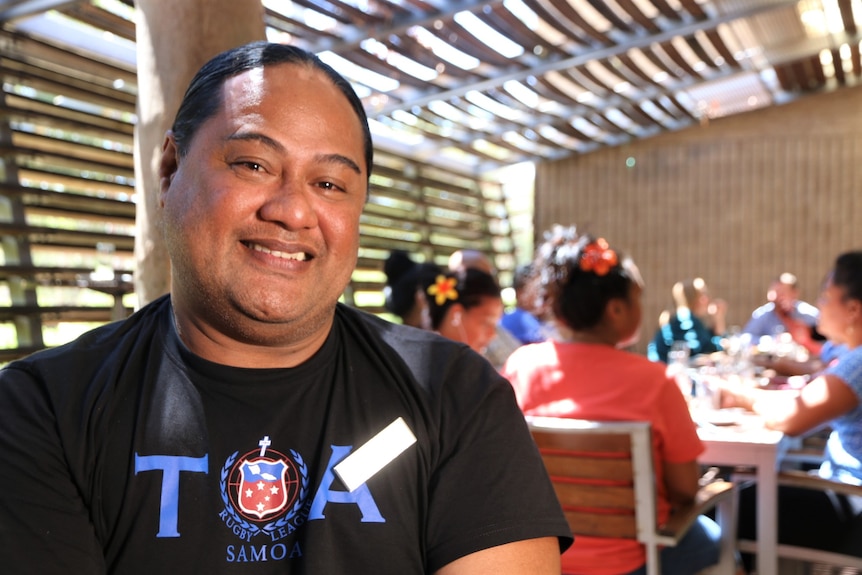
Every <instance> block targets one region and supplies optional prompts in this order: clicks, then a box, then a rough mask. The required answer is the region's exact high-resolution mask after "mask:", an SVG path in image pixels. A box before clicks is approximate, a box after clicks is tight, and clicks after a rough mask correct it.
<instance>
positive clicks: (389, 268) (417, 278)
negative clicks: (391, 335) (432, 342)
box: [383, 250, 442, 329]
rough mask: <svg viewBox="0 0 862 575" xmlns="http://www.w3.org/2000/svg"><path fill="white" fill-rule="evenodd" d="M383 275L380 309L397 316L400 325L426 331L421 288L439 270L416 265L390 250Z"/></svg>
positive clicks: (425, 303) (403, 254)
mask: <svg viewBox="0 0 862 575" xmlns="http://www.w3.org/2000/svg"><path fill="white" fill-rule="evenodd" d="M383 272H384V273H385V274H386V286H385V287H384V288H383V293H384V295H385V298H386V299H385V301H384V307H385V308H386V311H388V312H389V313H391V314H393V315H396V316H398V317H399V318H400V319H401V323H403V324H404V325H409V326H412V327H418V328H421V329H430V328H431V320H430V318H429V317H428V300H427V299H426V298H425V294H424V287H425V286H428V285H430V284H431V282H432V281H434V278H436V277H437V276H438V275H439V274H440V273H442V270H441V269H440V267H439V266H438V265H436V264H434V263H419V262H415V261H413V260H412V259H411V258H410V255H409V254H408V253H407V252H406V251H404V250H393V251H392V252H391V253H390V254H389V257H387V258H386V261H385V262H384V264H383Z"/></svg>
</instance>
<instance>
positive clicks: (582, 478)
mask: <svg viewBox="0 0 862 575" xmlns="http://www.w3.org/2000/svg"><path fill="white" fill-rule="evenodd" d="M527 422H528V424H529V426H530V431H531V432H532V434H533V439H534V440H535V441H536V444H537V445H538V447H539V451H540V452H541V454H542V459H543V461H544V463H545V467H546V468H547V470H548V473H549V475H550V476H551V481H552V482H553V484H554V488H555V490H556V492H557V497H558V498H559V500H560V504H561V505H562V507H563V511H564V512H565V514H566V519H567V520H568V522H569V526H570V527H571V529H572V532H573V533H574V534H575V537H576V538H577V536H578V535H588V536H594V537H616V538H625V539H636V540H637V541H639V542H640V543H642V544H643V545H644V546H645V548H646V557H647V561H646V566H647V575H659V574H660V573H661V566H660V563H659V547H660V546H674V545H676V544H677V543H678V542H679V541H680V539H681V538H682V536H683V535H684V534H685V533H686V532H687V531H688V528H689V527H690V526H691V525H692V524H693V523H694V522H695V520H696V519H697V516H698V515H700V514H701V513H703V512H705V511H708V510H709V509H712V508H713V507H715V508H716V510H717V512H718V513H717V520H718V522H719V525H720V526H721V529H722V542H721V555H720V562H719V563H718V565H716V566H714V567H711V568H710V569H709V570H708V571H705V572H709V573H715V574H716V575H719V574H720V575H731V574H733V573H735V571H736V553H735V539H736V505H737V498H736V493H735V488H734V485H733V484H732V483H729V482H723V481H720V482H713V483H709V484H707V485H704V486H703V487H701V489H700V490H699V491H698V494H697V498H696V500H695V503H694V504H693V505H691V506H689V507H688V508H686V509H681V510H679V511H678V512H675V513H674V515H673V517H672V518H671V519H670V520H669V521H668V523H667V524H665V525H661V526H659V525H657V513H656V485H655V472H654V469H653V456H652V441H651V431H650V424H649V423H648V422H604V421H601V422H600V421H585V420H578V419H563V418H548V417H528V418H527Z"/></svg>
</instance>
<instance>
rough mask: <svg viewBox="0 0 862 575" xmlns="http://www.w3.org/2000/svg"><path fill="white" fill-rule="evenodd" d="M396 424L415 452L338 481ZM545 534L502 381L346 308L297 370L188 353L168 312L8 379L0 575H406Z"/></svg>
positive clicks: (35, 359)
mask: <svg viewBox="0 0 862 575" xmlns="http://www.w3.org/2000/svg"><path fill="white" fill-rule="evenodd" d="M399 418H400V419H401V420H402V421H403V422H404V424H406V427H407V428H408V429H409V430H410V432H411V433H412V434H413V435H414V436H415V438H416V442H415V443H414V444H412V445H410V446H409V447H407V448H406V449H405V450H404V451H403V452H401V453H400V454H398V455H397V456H394V457H393V454H392V453H390V454H389V455H388V457H387V458H385V459H386V460H388V459H391V461H388V463H385V464H384V465H383V466H382V468H381V469H380V470H379V471H378V472H376V473H374V474H373V475H371V476H370V477H369V478H367V479H366V480H364V482H362V483H361V484H360V485H359V486H358V487H355V488H354V489H353V491H348V489H347V488H346V487H345V485H344V484H343V483H342V480H341V478H340V476H339V475H338V474H336V473H335V472H334V471H333V466H335V465H336V464H337V463H338V462H340V461H341V460H343V459H344V458H345V457H347V456H348V455H349V454H352V453H354V452H355V451H356V450H357V449H358V448H359V447H360V446H363V445H364V444H365V443H366V442H367V441H368V440H369V439H370V438H372V437H373V436H375V435H376V434H377V433H378V432H380V431H381V430H383V429H384V428H386V427H387V426H389V425H390V424H391V423H393V422H394V421H396V420H398V419H399ZM402 435H403V430H402ZM386 449H387V448H386V447H385V446H384V449H383V451H386ZM357 457H358V456H357ZM366 459H367V458H366ZM543 536H558V537H560V538H561V539H560V540H561V544H562V545H563V546H565V545H567V543H568V541H569V539H568V537H569V530H568V527H567V525H566V522H565V519H564V518H563V516H562V514H561V512H560V509H559V505H558V504H557V501H556V498H555V496H554V493H553V490H552V488H551V487H550V484H549V482H548V480H547V476H546V474H545V471H544V468H543V466H542V463H541V460H540V458H539V456H538V454H537V452H536V449H535V446H534V445H533V443H532V440H531V439H530V436H529V433H528V431H527V429H526V426H525V423H524V419H523V417H522V416H521V413H520V412H519V411H518V408H517V406H516V404H515V401H514V396H513V393H512V390H511V388H510V386H509V384H508V383H507V382H506V381H505V380H504V379H502V378H501V377H500V376H499V375H498V374H497V373H496V372H495V371H494V370H493V368H491V366H490V365H489V364H488V363H487V362H486V361H485V360H484V359H482V358H481V357H480V356H478V355H477V354H475V353H473V352H472V351H471V350H469V348H467V347H465V346H462V345H459V344H454V343H452V342H450V341H448V340H445V339H443V338H440V337H437V336H435V335H433V334H430V333H427V332H423V331H420V330H415V329H412V328H406V327H403V326H398V325H394V324H390V323H387V322H385V321H382V320H380V319H378V318H376V317H374V316H371V315H369V314H365V313H362V312H360V311H357V310H355V309H352V308H348V307H345V306H340V305H339V306H338V308H337V311H336V317H335V322H334V326H333V329H332V331H331V333H330V335H329V337H328V339H327V341H326V342H325V344H324V345H323V347H322V348H321V349H320V350H319V351H318V352H317V353H316V354H315V355H314V356H313V357H312V358H310V359H309V360H308V361H306V362H305V363H303V364H302V365H300V366H297V367H295V368H291V369H241V368H233V367H227V366H223V365H218V364H215V363H211V362H208V361H206V360H203V359H201V358H199V357H197V356H195V355H193V354H192V353H191V352H189V351H188V350H187V349H186V348H185V346H184V345H183V344H182V343H181V341H180V340H179V338H178V336H177V334H176V331H175V328H174V326H173V321H172V310H171V306H170V299H169V298H168V297H165V298H162V299H160V300H158V301H156V302H154V303H153V304H151V305H149V306H147V307H145V308H144V309H143V310H141V311H140V312H138V313H137V314H135V315H134V316H133V317H132V318H130V319H129V320H127V321H124V322H121V323H116V324H111V325H108V326H105V327H102V328H99V329H97V330H94V331H93V332H90V333H89V334H85V335H84V336H82V337H81V338H79V339H78V340H77V341H75V342H72V343H70V344H68V345H66V346H62V347H60V348H57V349H54V350H49V351H45V352H41V353H39V354H36V355H33V356H31V357H29V358H26V359H24V360H21V361H18V362H15V363H13V364H10V365H9V366H7V368H6V369H4V370H3V371H2V372H0V565H3V570H4V573H40V574H43V573H63V574H68V573H75V574H76V575H77V574H86V573H106V572H107V573H122V574H127V573H128V574H137V573H140V574H146V575H152V574H155V573H181V572H189V573H207V574H209V573H254V574H258V573H307V574H338V573H375V574H386V573H391V574H393V575H394V574H397V575H405V574H411V573H417V574H418V573H430V572H433V571H435V570H436V569H439V568H440V567H442V566H443V565H445V564H447V563H449V562H451V561H453V560H455V559H457V558H459V557H461V556H464V555H466V554H469V553H472V552H474V551H478V550H480V549H485V548H488V547H492V546H496V545H500V544H504V543H508V542H511V541H516V540H521V539H528V538H534V537H543Z"/></svg>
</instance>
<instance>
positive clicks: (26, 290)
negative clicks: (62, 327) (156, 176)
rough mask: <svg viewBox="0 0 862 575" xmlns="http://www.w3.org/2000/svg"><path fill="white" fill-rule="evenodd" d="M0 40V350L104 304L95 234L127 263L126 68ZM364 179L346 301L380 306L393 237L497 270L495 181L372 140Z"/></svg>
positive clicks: (128, 266) (506, 249)
mask: <svg viewBox="0 0 862 575" xmlns="http://www.w3.org/2000/svg"><path fill="white" fill-rule="evenodd" d="M0 49H2V50H0V79H2V80H3V86H4V90H3V92H0V306H3V307H4V308H6V309H3V310H0V311H2V312H3V313H0V323H6V324H12V325H14V327H15V330H16V332H17V335H18V345H17V347H16V348H11V349H10V348H8V347H7V348H5V349H4V348H3V347H2V346H0V363H3V362H4V361H6V360H9V359H13V358H14V357H19V356H20V355H23V354H25V353H27V352H30V351H32V350H33V349H38V348H41V347H43V346H44V345H45V342H44V341H43V338H42V332H43V328H45V327H46V326H48V327H50V326H55V325H56V324H57V323H58V322H61V321H88V322H89V321H95V322H103V321H108V320H109V319H110V318H111V317H112V311H116V310H112V307H111V303H112V302H111V300H110V297H109V296H104V295H102V296H101V297H108V299H107V300H103V301H101V302H98V301H97V302H94V301H93V295H94V292H92V291H90V290H88V288H87V287H86V285H87V282H88V281H89V280H88V278H89V273H90V272H91V271H93V270H94V269H95V268H96V266H97V265H98V264H99V263H100V262H101V260H104V258H105V256H104V251H103V252H101V253H100V252H99V251H98V250H97V247H98V245H99V244H112V245H113V246H114V249H115V251H114V253H113V256H112V259H113V260H114V267H115V268H117V269H118V270H125V271H129V272H133V271H134V270H133V267H134V260H133V257H132V253H133V247H134V233H135V228H134V218H135V204H134V193H135V189H134V171H133V159H132V134H133V130H134V123H135V116H134V113H135V94H136V91H137V90H136V77H135V73H134V71H133V70H121V69H118V68H116V67H114V66H110V65H108V64H105V63H102V62H97V61H94V60H92V59H89V58H86V57H84V56H81V55H75V54H72V53H70V52H67V51H65V50H63V49H61V48H59V47H56V46H50V45H47V44H44V43H42V42H39V41H36V40H33V39H30V38H27V37H25V36H22V35H18V34H11V33H8V32H4V31H0ZM82 74H83V75H84V79H85V81H81V80H80V79H79V77H80V76H81V75H82ZM73 100H77V102H78V103H77V104H76V103H74V102H73ZM81 104H83V106H82V105H81ZM81 108H84V109H83V110H82V109H81ZM371 187H372V191H371V197H370V198H369V201H368V205H367V207H366V209H365V213H364V214H363V216H362V221H361V234H362V241H361V245H362V247H361V253H360V262H359V266H358V268H357V271H356V272H355V273H354V278H353V282H352V284H351V286H350V288H349V289H348V290H347V292H346V293H345V300H346V301H347V302H348V303H351V304H354V305H357V306H361V307H363V308H365V309H367V310H369V311H371V312H373V313H379V312H382V311H383V307H382V304H383V297H382V290H383V285H384V282H385V276H384V274H383V272H382V269H383V262H384V260H385V258H386V256H387V255H388V254H389V252H390V250H392V249H395V248H402V249H405V250H408V251H409V252H411V253H415V254H416V259H417V260H422V261H430V260H434V261H437V262H438V263H441V264H445V263H446V259H447V258H448V256H449V254H450V253H451V252H452V251H454V250H456V249H458V248H464V247H470V248H475V249H480V250H483V251H485V252H486V253H488V254H489V255H492V256H494V258H495V260H496V263H497V267H498V268H499V269H500V270H501V272H502V273H501V276H502V277H503V279H506V278H508V277H509V276H510V275H511V274H510V270H511V269H512V268H513V267H514V257H513V253H514V247H513V243H512V238H511V230H510V228H509V224H508V217H507V214H506V205H505V201H504V198H503V192H502V189H501V187H500V185H498V184H493V183H489V182H487V181H483V180H482V179H481V178H478V177H474V176H469V175H463V174H457V173H453V172H451V171H447V170H443V169H439V168H433V167H431V166H428V165H423V164H420V163H417V162H412V161H410V160H407V159H405V158H402V157H399V156H398V155H396V154H393V153H386V152H382V151H380V150H378V151H376V152H375V167H374V170H373V175H372V181H371ZM96 297H100V296H99V295H97V296H96ZM6 302H10V303H11V305H10V303H6ZM100 304H101V305H100ZM57 306H61V308H62V309H60V308H58V307H57ZM58 310H59V311H58ZM7 331H8V330H7Z"/></svg>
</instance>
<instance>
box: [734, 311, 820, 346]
mask: <svg viewBox="0 0 862 575" xmlns="http://www.w3.org/2000/svg"><path fill="white" fill-rule="evenodd" d="M819 313H820V312H819V310H818V309H817V308H816V307H814V306H813V305H811V304H810V303H805V302H804V301H797V302H796V303H795V304H794V305H793V311H792V312H791V313H790V317H791V318H793V319H795V320H797V321H801V322H803V323H805V324H806V325H808V326H811V327H814V326H815V325H816V324H817V315H818V314H819ZM776 331H778V332H782V331H784V323H783V322H782V321H781V318H780V317H778V314H777V313H775V304H774V303H773V302H769V303H767V304H764V305H762V306H760V307H759V308H757V309H756V310H754V311H753V312H752V313H751V319H749V320H748V323H746V324H745V327H743V328H742V333H748V334H751V341H752V342H753V343H757V342H758V340H759V339H760V338H761V337H763V336H764V335H769V336H773V335H775V333H776Z"/></svg>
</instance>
